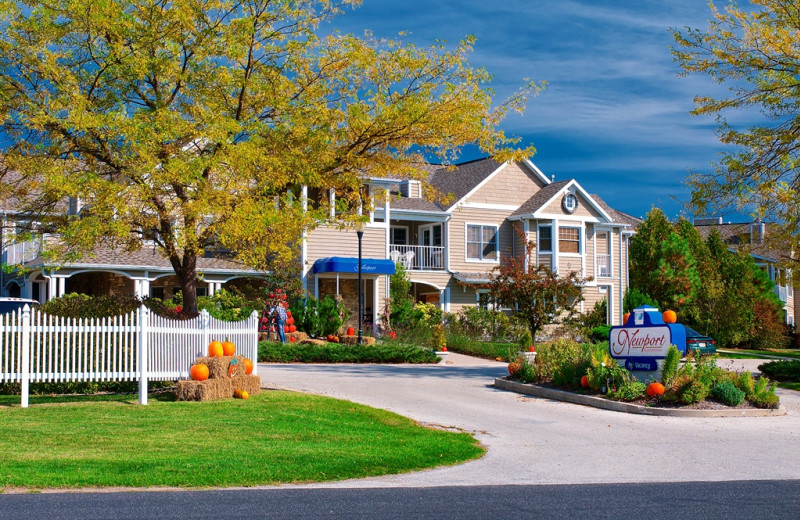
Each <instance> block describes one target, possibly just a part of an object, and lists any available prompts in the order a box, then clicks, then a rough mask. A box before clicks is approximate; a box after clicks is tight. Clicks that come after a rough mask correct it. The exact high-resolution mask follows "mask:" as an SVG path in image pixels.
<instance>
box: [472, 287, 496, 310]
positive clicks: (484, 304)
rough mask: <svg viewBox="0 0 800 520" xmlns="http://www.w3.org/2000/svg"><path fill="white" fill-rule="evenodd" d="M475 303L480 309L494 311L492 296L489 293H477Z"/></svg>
mask: <svg viewBox="0 0 800 520" xmlns="http://www.w3.org/2000/svg"><path fill="white" fill-rule="evenodd" d="M475 300H476V301H475V303H476V305H477V306H478V308H479V309H481V310H483V311H488V310H489V309H492V300H491V295H490V294H489V293H488V292H487V291H478V292H477V293H475Z"/></svg>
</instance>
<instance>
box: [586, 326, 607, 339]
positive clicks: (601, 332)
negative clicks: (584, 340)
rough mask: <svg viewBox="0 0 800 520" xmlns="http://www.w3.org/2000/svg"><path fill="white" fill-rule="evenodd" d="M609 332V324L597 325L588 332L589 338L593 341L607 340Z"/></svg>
mask: <svg viewBox="0 0 800 520" xmlns="http://www.w3.org/2000/svg"><path fill="white" fill-rule="evenodd" d="M610 333H611V325H598V326H597V327H595V328H593V329H592V332H590V333H589V338H590V339H591V340H592V341H594V342H595V343H599V342H601V341H608V336H609V334H610Z"/></svg>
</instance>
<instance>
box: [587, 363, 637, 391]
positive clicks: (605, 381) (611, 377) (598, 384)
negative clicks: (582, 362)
mask: <svg viewBox="0 0 800 520" xmlns="http://www.w3.org/2000/svg"><path fill="white" fill-rule="evenodd" d="M586 375H587V377H588V378H589V386H590V387H591V388H592V390H597V391H600V392H604V393H606V394H610V393H613V392H615V391H616V390H617V389H619V388H621V387H622V386H624V385H625V384H626V383H629V382H630V380H631V378H630V373H629V372H628V371H627V370H625V367H621V366H620V365H619V363H617V360H616V359H614V358H612V357H611V356H609V355H608V353H603V357H602V360H599V359H598V356H595V357H594V359H593V362H592V366H591V367H589V368H588V370H587V371H586Z"/></svg>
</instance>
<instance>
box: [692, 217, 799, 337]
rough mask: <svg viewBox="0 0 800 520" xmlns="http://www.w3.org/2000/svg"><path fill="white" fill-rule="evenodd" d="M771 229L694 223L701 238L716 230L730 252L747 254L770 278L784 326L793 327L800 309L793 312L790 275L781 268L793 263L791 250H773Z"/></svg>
mask: <svg viewBox="0 0 800 520" xmlns="http://www.w3.org/2000/svg"><path fill="white" fill-rule="evenodd" d="M772 226H774V224H770V223H767V222H743V223H730V222H727V223H725V222H723V221H722V217H718V218H703V219H695V220H694V227H695V228H697V231H698V232H699V233H700V235H701V236H702V237H703V238H708V236H709V235H710V234H711V232H712V231H713V230H716V231H717V232H718V233H719V234H720V237H722V241H723V242H724V243H725V244H727V245H728V246H729V247H730V249H731V250H734V251H746V252H747V253H749V254H750V256H752V257H753V260H755V262H756V265H758V266H759V267H761V269H763V270H764V271H765V272H766V273H768V274H769V277H770V279H771V280H772V281H773V283H775V292H776V293H777V295H778V297H779V298H780V299H781V302H783V312H784V322H785V323H786V324H787V325H790V326H792V327H794V324H795V322H796V321H797V320H798V318H800V317H799V316H798V314H797V313H798V311H800V309H798V308H795V303H794V289H793V286H792V271H791V269H788V268H785V267H781V266H782V265H785V264H786V262H787V261H789V260H791V259H792V256H793V253H792V251H791V249H780V248H776V247H775V244H774V243H771V241H770V240H769V238H770V236H771V235H770V231H771V230H772V229H773V228H772Z"/></svg>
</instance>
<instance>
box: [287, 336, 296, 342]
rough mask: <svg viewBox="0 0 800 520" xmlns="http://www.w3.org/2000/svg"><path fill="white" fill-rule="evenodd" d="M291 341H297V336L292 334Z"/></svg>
mask: <svg viewBox="0 0 800 520" xmlns="http://www.w3.org/2000/svg"><path fill="white" fill-rule="evenodd" d="M289 341H291V342H292V343H294V342H296V341H297V338H295V337H294V336H292V337H291V338H289Z"/></svg>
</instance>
